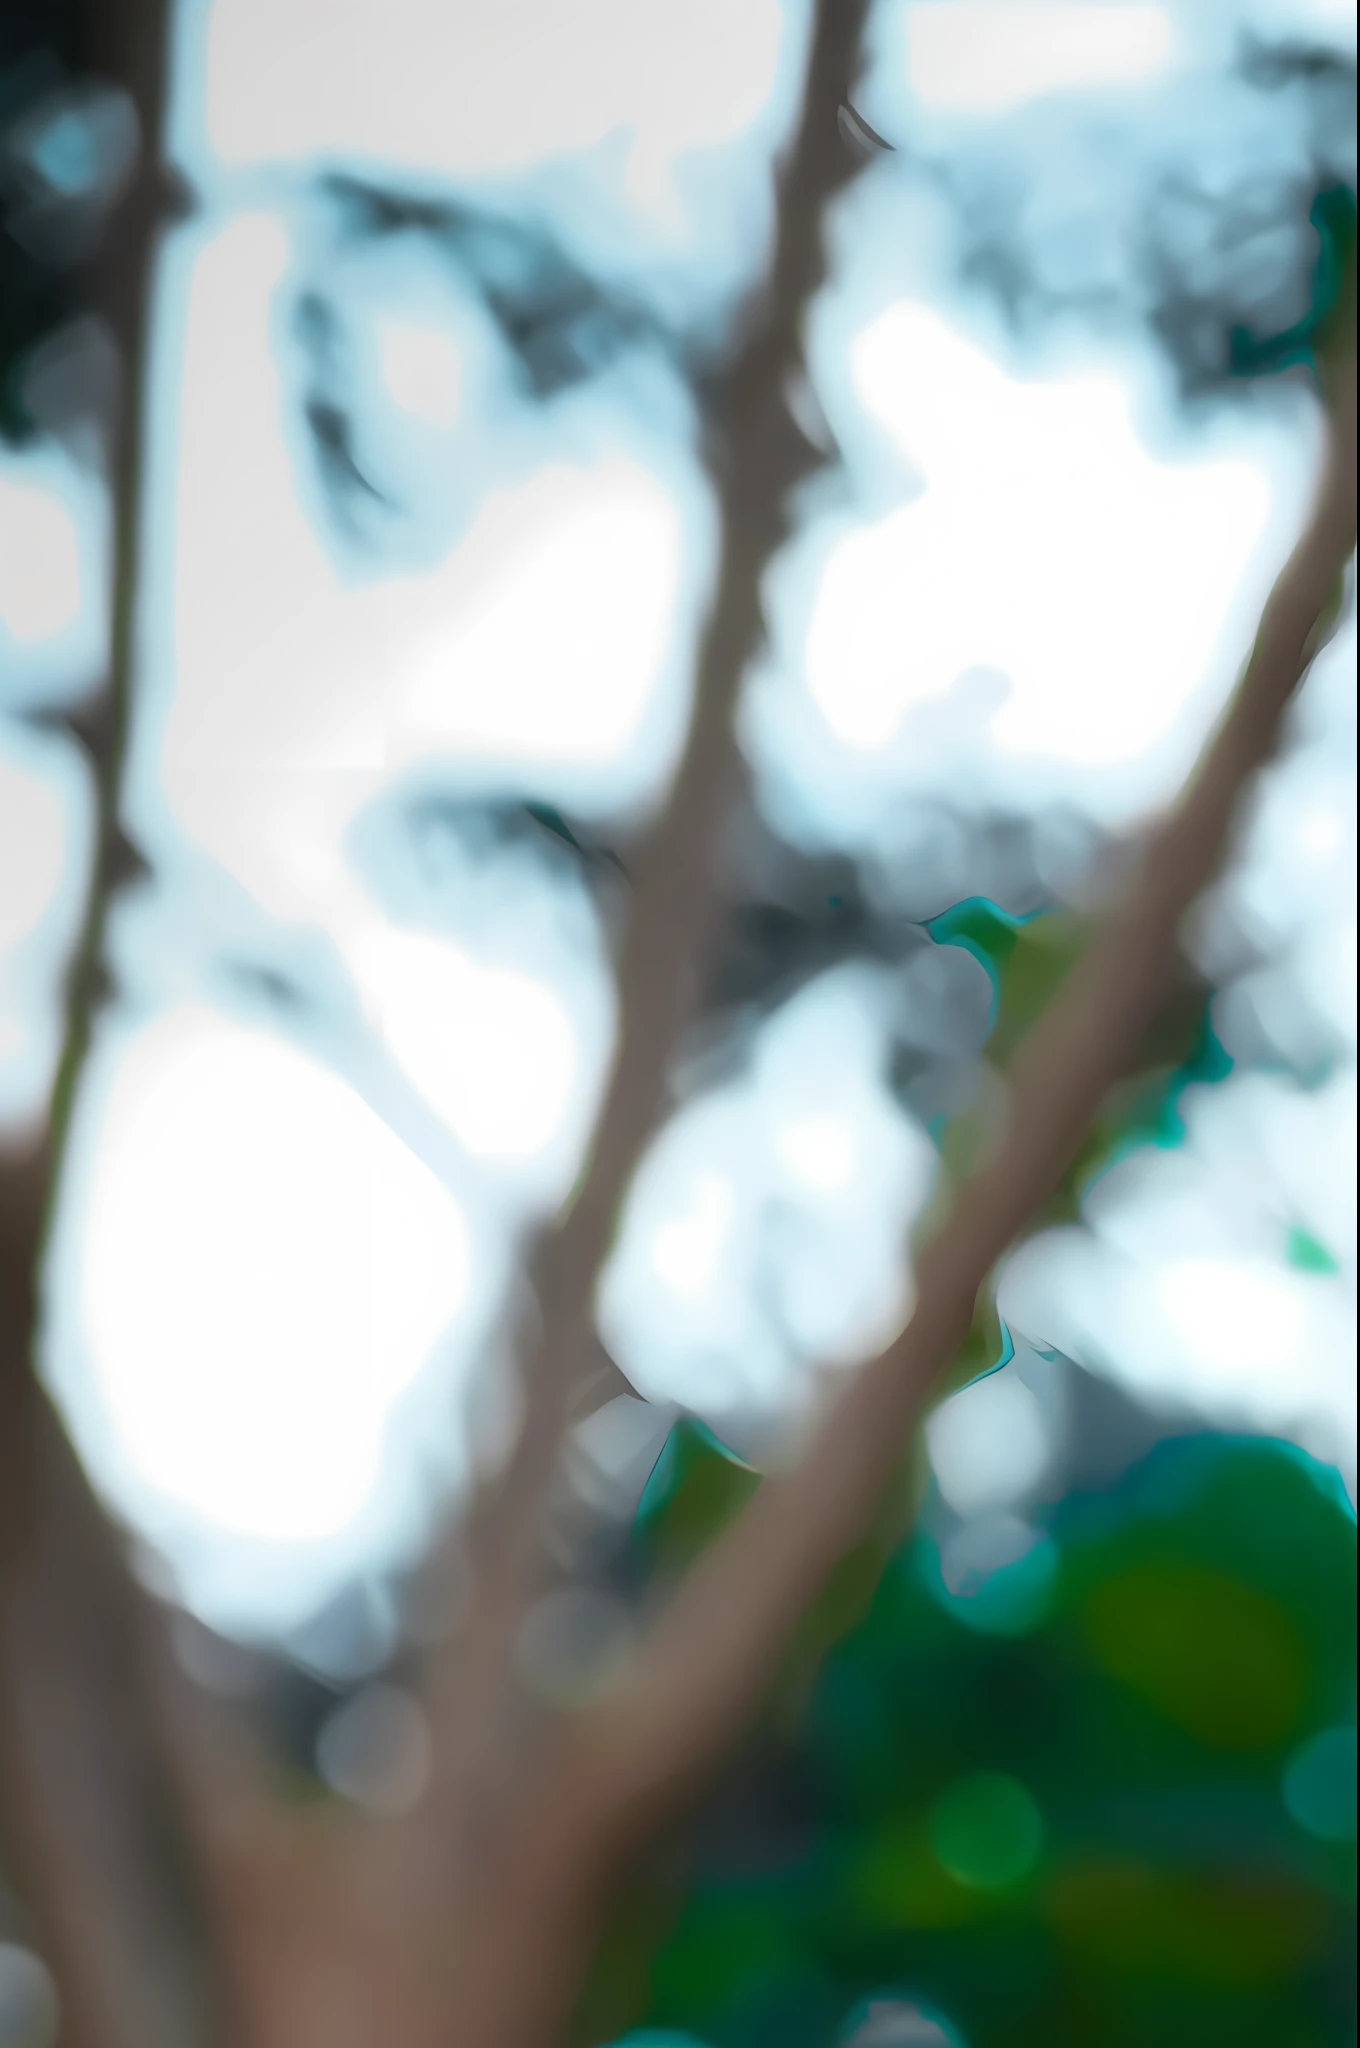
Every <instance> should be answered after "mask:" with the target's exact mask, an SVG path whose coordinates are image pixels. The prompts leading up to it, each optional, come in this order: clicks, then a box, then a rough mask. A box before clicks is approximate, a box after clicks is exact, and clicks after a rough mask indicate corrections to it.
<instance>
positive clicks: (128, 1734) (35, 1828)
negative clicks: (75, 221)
mask: <svg viewBox="0 0 1360 2048" xmlns="http://www.w3.org/2000/svg"><path fill="white" fill-rule="evenodd" d="M89 29H90V38H89V46H88V48H87V50H86V57H87V60H88V62H89V64H90V67H91V69H92V71H93V72H94V74H95V75H96V76H98V77H102V78H105V79H108V80H111V81H114V82H116V83H117V84H118V85H120V86H121V87H123V88H124V89H125V90H126V91H127V92H128V93H129V94H130V96H131V98H132V100H133V103H134V105H135V107H136V110H137V115H138V119H139V122H140V126H141V135H142V159H141V163H140V166H139V170H138V174H137V176H136V179H135V180H134V182H133V185H132V187H131V189H130V190H129V192H128V193H127V195H126V196H125V197H124V198H123V200H122V201H121V202H120V204H119V206H118V208H117V210H116V212H115V213H114V215H113V216H112V218H111V220H110V222H109V224H108V227H107V229H106V231H105V234H104V237H103V240H102V243H101V246H100V249H99V251H98V254H97V256H96V258H95V260H94V263H93V266H92V269H91V272H90V274H89V277H88V279H87V290H88V294H89V302H90V304H91V305H92V307H93V309H94V310H95V311H97V312H98V313H99V315H100V316H101V317H102V318H103V320H104V321H105V322H106V324H107V325H108V327H109V328H110V330H111V332H112V334H113V336H114V340H115V342H116V344H117V347H118V352H119V357H120V360H121V363H122V366H123V379H122V386H123V388H122V391H121V393H120V394H119V397H120V402H119V405H118V409H117V413H116V416H115V417H114V418H113V420H112V421H111V422H109V425H110V428H111V439H110V444H109V451H108V452H109V460H110V485H111V496H112V500H113V561H112V611H111V619H110V630H109V666H108V675H107V681H106V687H105V690H104V692H103V694H102V697H101V698H100V700H99V701H98V703H97V704H96V705H95V706H94V707H93V709H92V710H83V711H82V712H80V713H79V714H77V715H75V716H72V717H71V718H69V719H68V721H67V724H68V728H69V730H70V733H71V735H72V737H73V738H75V739H77V740H79V741H80V742H81V743H82V744H83V745H84V746H85V747H86V748H87V750H88V751H89V752H90V754H91V756H92V759H93V767H94V787H95V804H96V819H95V856H94V864H93V873H92V876H91V880H90V886H89V890H88V894H87V897H86V905H85V914H84V919H83V923H82V927H81V930H80V933H79V936H78V939H77V942H76V946H75V949H74V953H73V956H72V959H71V962H70V966H69V969H68V972H67V976H66V988H65V1008H66V1020H65V1030H64V1034H63V1044H62V1052H61V1057H60V1061H59V1064H58V1070H57V1074H56V1077H55V1081H54V1084H53V1089H52V1096H51V1101H50V1104H49V1107H48V1111H47V1115H46V1117H45V1119H44V1127H43V1128H42V1130H41V1131H40V1132H39V1133H38V1134H37V1136H36V1138H35V1140H34V1142H33V1143H32V1145H31V1146H30V1148H29V1149H28V1150H27V1151H25V1152H23V1153H17V1152H14V1151H10V1152H6V1153H4V1154H3V1155H0V1804H2V1805H3V1809H4V1813H5V1816H6V1820H7V1847H8V1849H9V1852H10V1853H11V1855H12V1856H13V1859H14V1861H13V1866H12V1875H13V1877H14V1880H15V1883H16V1885H17V1886H18V1888H19V1889H20V1892H21V1894H22V1897H23V1899H24V1902H25V1904H26V1906H27V1908H28V1910H29V1912H30V1914H31V1916H32V1919H33V1923H34V1930H35V1935H36V1938H37V1940H38V1942H39V1944H40V1946H41V1947H42V1949H43V1951H44V1953H45V1955H46V1957H47V1959H48V1961H49V1962H50V1964H51V1965H52V1967H53V1969H54V1971H55V1973H56V1977H57V1981H58V1988H59V1992H60V1995H61V2000H62V2011H63V2033H62V2038H63V2041H64V2042H69V2043H71V2044H72V2048H189V2044H192V2043H197V2042H208V2041H216V2040H221V2039H224V2038H225V2031H224V2026H223V2021H222V2014H223V2007H224V2000H223V1997H222V1995H221V1988H220V1985H219V1984H218V1982H217V1978H218V1976H219V1966H220V1964H221V1961H222V1946H223V1945H222V1944H221V1943H220V1942H218V1941H217V1940H216V1939H215V1934H214V1931H212V1930H211V1929H210V1927H209V1925H208V1922H209V1921H210V1920H211V1917H212V1916H211V1913H210V1912H209V1911H208V1905H207V1898H206V1895H205V1893H204V1892H203V1890H202V1888H201V1885H200V1883H199V1881H198V1880H199V1878H200V1877H201V1872H200V1871H199V1870H197V1868H196V1867H195V1865H196V1861H197V1859H196V1857H195V1855H194V1853H193V1851H192V1850H191V1848H190V1841H191V1839H192V1837H193V1834H194V1832H195V1830H194V1827H193V1825H192V1824H191V1827H190V1829H189V1831H188V1832H187V1833H186V1830H185V1829H184V1827H183V1826H182V1825H181V1821H182V1812H181V1809H182V1806H183V1804H184V1799H185V1796H186V1795H187V1798H188V1802H189V1807H190V1810H191V1816H192V1819H193V1820H196V1822H197V1824H198V1829H199V1831H200V1841H199V1844H198V1846H200V1847H206V1846H207V1842H208V1838H209V1837H211V1839H212V1841H213V1842H214V1843H215V1844H218V1845H220V1844H222V1843H223V1842H224V1841H225V1840H226V1839H227V1837H228V1835H229V1834H230V1835H231V1836H232V1837H233V1838H234V1839H236V1840H238V1841H239V1840H240V1838H241V1835H242V1830H243V1826H244V1824H245V1817H246V1815H248V1814H251V1813H252V1812H253V1808H252V1806H251V1805H250V1804H249V1803H247V1802H246V1801H245V1800H244V1779H243V1776H242V1774H241V1773H240V1772H233V1773H232V1774H231V1775H230V1782H228V1762H229V1760H230V1759H231V1758H232V1756H233V1755H234V1751H233V1750H232V1749H231V1747H230V1746H228V1745H224V1744H221V1743H211V1744H207V1743H205V1742H204V1741H203V1740H202V1739H201V1738H196V1739H190V1737H189V1727H190V1722H191V1720H192V1717H193V1713H194V1711H195V1710H196V1708H197V1707H198V1705H199V1702H198V1700H197V1699H196V1697H195V1696H194V1693H193V1689H192V1688H191V1687H190V1686H189V1685H188V1683H187V1681H186V1680H185V1679H184V1678H183V1675H182V1674H181V1673H180V1672H179V1671H178V1670H177V1669H176V1668H175V1666H174V1664H173V1660H172V1659H171V1658H170V1657H169V1654H168V1648H167V1645H166V1643H165V1640H164V1634H163V1630H162V1628H161V1627H160V1623H161V1620H162V1617H161V1616H159V1614H158V1613H157V1612H156V1610H155V1608H154V1606H153V1603H151V1602H150V1600H149V1599H148V1598H147V1596H146V1595H145V1594H144V1592H143V1590H142V1588H141V1587H140V1586H139V1585H137V1584H136V1582H135V1581H134V1580H133V1578H132V1576H131V1574H130V1573H129V1571H128V1569H127V1566H126V1562H125V1559H124V1556H123V1552H122V1545H121V1539H120V1537H119V1535H118V1534H117V1532H116V1531H115V1530H114V1529H113V1527H112V1525H111V1524H110V1522H109V1521H108V1519H107V1517H106V1516H105V1515H104V1513H103V1511H102V1510H101V1508H100V1507H99V1505H98V1503H97V1502H96V1501H95V1499H94V1497H93V1495H92V1493H91V1492H90V1489H89V1486H88V1484H87V1482H86V1480H85V1477H84V1475H83V1473H82V1472H81V1471H80V1468H79V1466H78V1464H77V1462H76V1459H75V1457H74V1454H73V1452H72V1450H71V1447H70V1445H69V1443H68V1442H67V1439H66V1437H65V1435H64V1432H63V1430H62V1428H61V1424H60V1422H59V1421H58V1419H57V1417H56V1415H55V1414H54V1412H53V1410H52V1408H51V1406H50V1404H49V1403H48V1401H47V1399H46V1397H45V1396H44V1395H43V1394H42V1392H41V1391H40V1390H39V1388H38V1387H37V1385H36V1382H35V1380H34V1378H33V1373H32V1346H33V1337H34V1333H35V1330H36V1324H37V1290H36V1275H37V1271H38V1267H39V1263H40V1259H41V1254H42V1247H43V1244H44V1241H45V1237H46V1230H47V1224H48V1221H49V1218H50V1214H51V1211H52V1208H53V1206H54V1204H55V1202H56V1199H57V1195H58V1188H59V1180H60V1165H61V1158H62V1153H63V1148H64V1139H65V1134H66V1128H67V1124H68V1121H69V1117H70V1111H71V1106H72V1102H73V1098H74V1094H75V1090H76V1087H77V1086H78V1083H79V1077H80V1073H81V1070H82V1068H83V1064H84V1059H85V1054H86V1050H87V1047H88V1043H89V1038H90V1032H91V1026H92V1020H93V1017H94V1015H95V1012H96V1009H97V1006H98V1003H99V1001H100V1000H101V996H102V989H103V981H102V976H103V947H104V932H105V925H106V919H107V914H108V907H109V902H110V899H111V896H112V894H113V892H114V890H115V888H116V887H117V884H118V881H119V879H120V877H121V876H122V875H123V874H125V873H126V872H127V870H128V868H129V865H130V864H131V865H134V866H135V860H136V857H135V855H134V854H133V853H132V850H131V849H130V848H129V846H128V845H127V843H126V841H125V840H124V838H123V836H122V833H121V829H120V823H119V816H118V810H119V797H120V784H121V774H122V764H123V756H124V745H125V737H126V731H127V724H128V718H129V713H130V706H131V694H132V688H133V676H134V666H135V613H136V605H137V592H138V582H139V574H138V569H139V561H138V558H139V547H140V539H141V508H140V466H141V448H142V440H143V429H144V410H145V403H146V397H147V393H146V390H145V363H146V339H147V326H148V308H149V300H150V292H151V285H152V278H153V275H154V267H155V258H156V253H157V250H158V247H159V242H160V236H161V232H162V228H163V226H164V223H165V220H166V217H167V213H168V212H169V211H170V210H171V209H172V204H173V200H174V196H175V195H174V192H173V189H172V185H171V182H170V181H169V180H168V179H167V176H166V174H165V171H164V168H163V166H162V163H161V157H160V134H161V110H162V103H163V97H164V83H165V78H164V70H165V41H166V7H165V4H164V0H133V4H130V5H128V6H125V7H122V8H119V9H116V10H115V9H104V8H96V9H94V10H92V13H91V19H90V23H89ZM168 1717H170V1718H173V1722H174V1726H175V1728H176V1729H177V1730H178V1731H179V1736H180V1740H179V1742H178V1745H177V1753H176V1757H175V1759H173V1760H170V1762H169V1767H167V1764H168V1760H167V1754H166V1750H165V1744H164V1740H163V1738H164V1737H165V1736H166V1734H167V1733H168V1732H169V1728H170V1718H168ZM209 1750H211V1752H212V1756H213V1767H212V1769H211V1770H208V1769H207V1768H206V1767H205V1766H206V1762H207V1758H208V1754H209ZM176 1761H177V1763H178V1766H179V1768H178V1769H176V1768H175V1767H174V1765H175V1762H176ZM210 1810H211V1813H212V1817H211V1819H210V1818H209V1814H210Z"/></svg>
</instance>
